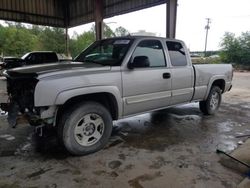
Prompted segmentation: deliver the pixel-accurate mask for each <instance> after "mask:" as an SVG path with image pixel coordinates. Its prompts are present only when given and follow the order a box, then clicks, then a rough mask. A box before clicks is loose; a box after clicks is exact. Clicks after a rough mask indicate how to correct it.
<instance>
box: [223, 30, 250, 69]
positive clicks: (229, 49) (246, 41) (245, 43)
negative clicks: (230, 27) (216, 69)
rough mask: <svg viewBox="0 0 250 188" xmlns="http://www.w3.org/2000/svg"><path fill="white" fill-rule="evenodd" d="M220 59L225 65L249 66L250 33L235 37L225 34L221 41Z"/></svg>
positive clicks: (231, 34)
mask: <svg viewBox="0 0 250 188" xmlns="http://www.w3.org/2000/svg"><path fill="white" fill-rule="evenodd" d="M220 45H221V47H222V52H221V57H222V60H223V61H224V62H226V63H235V64H242V65H250V32H249V31H248V32H245V33H242V34H241V36H239V37H235V35H234V34H233V33H228V32H227V33H225V35H224V37H223V39H222V41H221V44H220Z"/></svg>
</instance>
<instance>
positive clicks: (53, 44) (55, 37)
mask: <svg viewBox="0 0 250 188" xmlns="http://www.w3.org/2000/svg"><path fill="white" fill-rule="evenodd" d="M38 40H39V46H38V49H39V50H49V51H55V52H57V53H64V52H65V32H64V29H62V28H49V27H46V28H45V29H44V30H43V31H42V32H41V33H40V34H39V36H38Z"/></svg>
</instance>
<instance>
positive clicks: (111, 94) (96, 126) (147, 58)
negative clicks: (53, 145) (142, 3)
mask: <svg viewBox="0 0 250 188" xmlns="http://www.w3.org/2000/svg"><path fill="white" fill-rule="evenodd" d="M4 74H5V76H6V77H7V93H8V95H9V100H8V101H9V103H7V102H6V101H5V102H2V104H1V107H2V108H3V109H5V110H6V111H8V112H9V113H8V121H9V124H10V125H11V126H15V125H16V124H17V116H18V114H20V113H22V114H25V117H26V118H27V119H28V121H29V122H30V124H31V125H34V126H40V125H48V126H54V127H55V128H56V129H57V132H58V136H59V139H60V140H61V141H62V143H63V144H64V146H65V148H66V149H67V150H68V151H69V152H70V153H72V154H74V155H84V154H88V153H92V152H95V151H98V150H100V149H101V148H103V147H104V146H105V144H106V143H107V142H108V139H109V137H110V135H111V131H112V125H113V124H112V121H113V120H117V119H121V118H124V117H128V116H134V115H137V114H141V113H145V112H150V111H154V110H160V109H164V108H167V107H170V106H175V105H179V104H184V103H190V102H199V103H200V110H201V111H202V112H203V113H204V114H207V115H211V114H214V113H216V111H217V110H218V108H219V106H220V103H221V95H222V93H224V92H226V91H229V90H230V89H231V87H232V83H231V82H232V77H233V71H232V66H231V65H230V64H218V65H208V64H203V65H192V63H191V60H190V55H189V51H188V49H187V48H186V46H185V44H184V43H183V42H182V41H179V40H173V39H166V38H158V37H142V36H129V37H119V38H110V39H105V40H100V41H96V42H94V43H93V44H92V45H91V46H89V47H88V48H87V49H86V50H84V51H83V52H82V53H81V54H80V55H79V56H78V57H76V59H75V60H74V62H65V63H54V64H47V65H35V66H28V67H23V68H15V69H11V70H8V71H6V72H5V73H4Z"/></svg>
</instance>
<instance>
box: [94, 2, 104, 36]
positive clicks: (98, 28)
mask: <svg viewBox="0 0 250 188" xmlns="http://www.w3.org/2000/svg"><path fill="white" fill-rule="evenodd" d="M95 34H96V40H101V39H102V38H103V0H95Z"/></svg>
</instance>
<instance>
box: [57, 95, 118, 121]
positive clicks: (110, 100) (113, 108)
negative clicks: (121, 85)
mask: <svg viewBox="0 0 250 188" xmlns="http://www.w3.org/2000/svg"><path fill="white" fill-rule="evenodd" d="M82 101H94V102H97V103H100V104H102V105H103V106H104V107H106V108H107V109H108V111H109V112H110V114H111V117H112V119H113V120H117V119H118V104H117V101H116V98H115V96H113V95H112V94H110V93H94V94H86V95H80V96H76V97H73V98H71V99H69V100H68V101H66V102H65V103H64V104H63V105H61V106H60V107H59V109H58V111H57V117H56V122H58V120H59V119H60V117H61V115H62V114H63V112H64V111H65V110H67V109H68V108H69V107H71V106H72V105H74V104H78V103H79V102H82Z"/></svg>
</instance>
